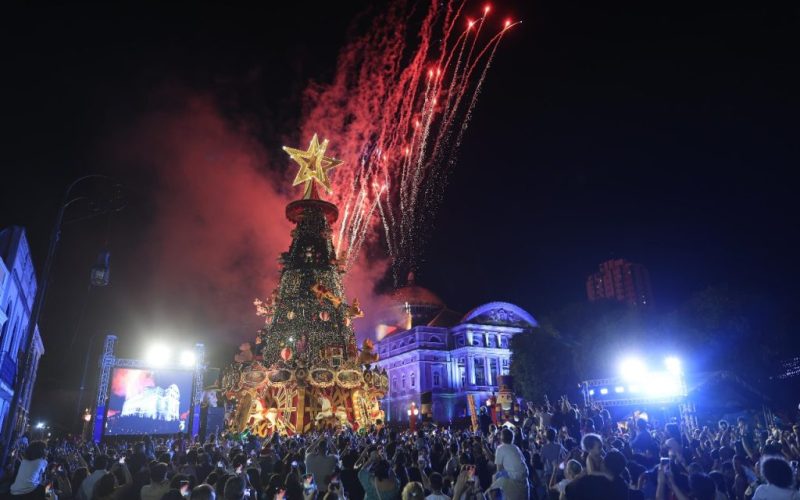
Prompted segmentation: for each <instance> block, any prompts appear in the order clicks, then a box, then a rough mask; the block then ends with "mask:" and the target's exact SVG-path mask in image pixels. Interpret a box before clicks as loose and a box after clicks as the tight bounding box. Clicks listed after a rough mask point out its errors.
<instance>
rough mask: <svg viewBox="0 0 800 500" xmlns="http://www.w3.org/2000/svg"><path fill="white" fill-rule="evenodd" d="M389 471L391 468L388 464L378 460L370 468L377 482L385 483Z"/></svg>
mask: <svg viewBox="0 0 800 500" xmlns="http://www.w3.org/2000/svg"><path fill="white" fill-rule="evenodd" d="M390 470H391V466H390V465H389V462H388V461H386V460H383V459H380V460H378V461H377V462H375V464H374V465H373V466H372V471H371V472H372V475H373V476H375V479H376V480H377V481H385V480H387V479H389V472H390Z"/></svg>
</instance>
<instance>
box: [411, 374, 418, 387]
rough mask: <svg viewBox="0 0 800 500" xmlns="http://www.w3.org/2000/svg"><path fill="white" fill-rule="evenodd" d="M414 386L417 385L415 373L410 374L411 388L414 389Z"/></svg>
mask: <svg viewBox="0 0 800 500" xmlns="http://www.w3.org/2000/svg"><path fill="white" fill-rule="evenodd" d="M416 385H417V374H416V373H412V374H411V387H416Z"/></svg>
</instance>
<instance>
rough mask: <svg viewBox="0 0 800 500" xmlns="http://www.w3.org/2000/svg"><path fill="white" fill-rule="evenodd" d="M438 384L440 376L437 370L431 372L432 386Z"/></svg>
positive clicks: (437, 385)
mask: <svg viewBox="0 0 800 500" xmlns="http://www.w3.org/2000/svg"><path fill="white" fill-rule="evenodd" d="M440 384H441V378H440V375H439V372H433V386H434V387H439V385H440Z"/></svg>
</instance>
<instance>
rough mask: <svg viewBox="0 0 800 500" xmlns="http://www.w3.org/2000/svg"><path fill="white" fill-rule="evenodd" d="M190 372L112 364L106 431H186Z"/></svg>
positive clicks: (190, 380)
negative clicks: (114, 366) (143, 368)
mask: <svg viewBox="0 0 800 500" xmlns="http://www.w3.org/2000/svg"><path fill="white" fill-rule="evenodd" d="M191 392H192V372H190V371H180V370H142V369H135V368H115V369H114V371H113V372H112V373H111V390H110V391H109V394H110V398H109V402H108V413H107V418H106V431H105V433H106V435H110V436H123V435H135V434H173V433H176V432H185V431H186V428H187V427H186V425H187V421H186V419H187V418H188V416H189V405H190V402H191Z"/></svg>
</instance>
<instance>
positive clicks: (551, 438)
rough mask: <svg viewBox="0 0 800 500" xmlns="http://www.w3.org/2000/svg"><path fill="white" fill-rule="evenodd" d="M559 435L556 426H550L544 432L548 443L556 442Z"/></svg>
mask: <svg viewBox="0 0 800 500" xmlns="http://www.w3.org/2000/svg"><path fill="white" fill-rule="evenodd" d="M557 435H558V433H557V432H556V430H555V429H554V428H552V427H548V428H547V430H546V431H545V433H544V438H545V439H546V440H547V442H548V443H554V442H555V440H556V436H557Z"/></svg>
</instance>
